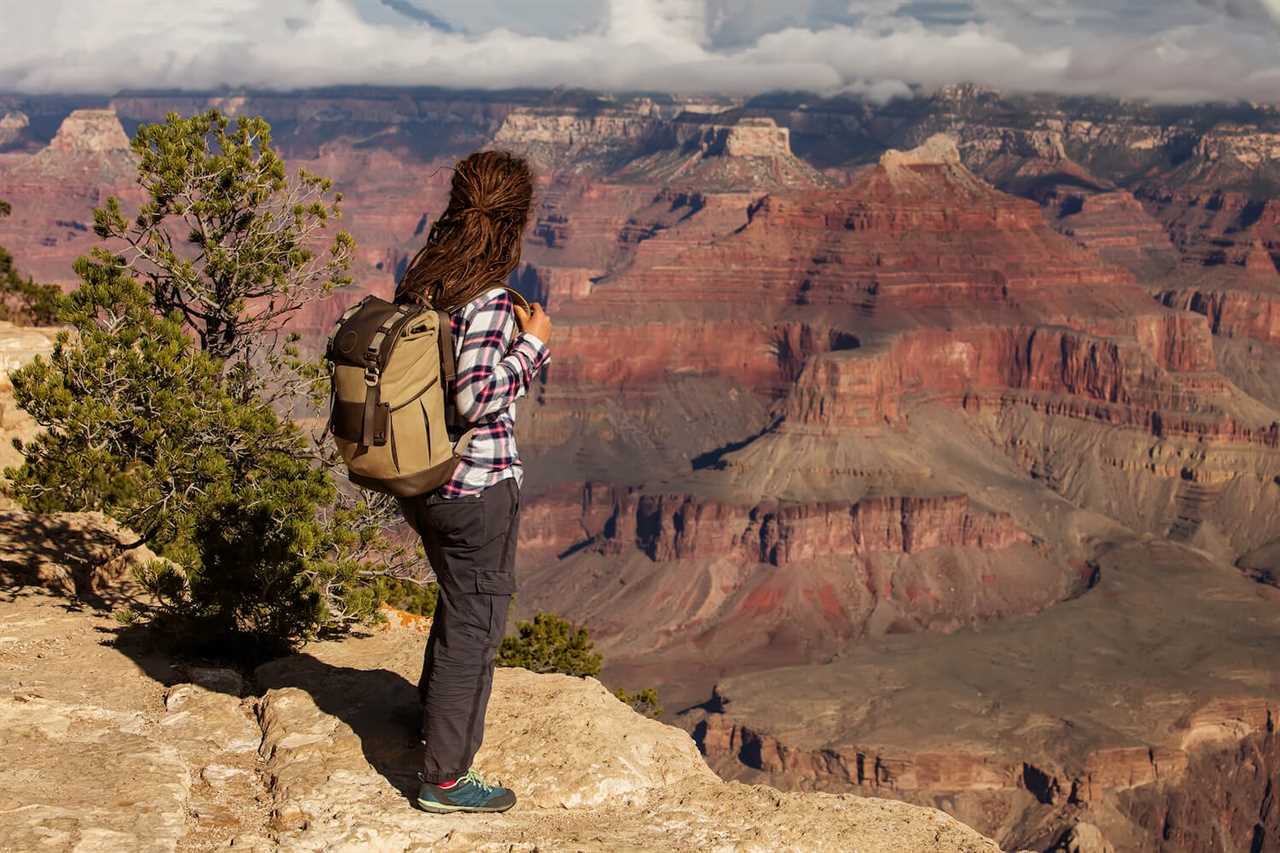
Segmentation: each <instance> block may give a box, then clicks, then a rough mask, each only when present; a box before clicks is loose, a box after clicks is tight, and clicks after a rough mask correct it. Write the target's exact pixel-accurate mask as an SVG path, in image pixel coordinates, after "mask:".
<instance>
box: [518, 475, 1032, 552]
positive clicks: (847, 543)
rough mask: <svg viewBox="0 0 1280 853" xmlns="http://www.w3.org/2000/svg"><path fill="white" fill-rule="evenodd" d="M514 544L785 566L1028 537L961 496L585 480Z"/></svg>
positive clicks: (549, 504) (536, 508) (532, 512)
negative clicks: (739, 490) (737, 493)
mask: <svg viewBox="0 0 1280 853" xmlns="http://www.w3.org/2000/svg"><path fill="white" fill-rule="evenodd" d="M522 524H523V527H522V532H521V544H522V545H528V546H530V547H532V548H540V549H554V550H557V551H562V550H566V549H569V548H571V547H573V546H574V545H581V544H583V543H589V544H591V545H592V546H594V547H595V548H596V549H597V550H601V551H603V552H605V553H613V554H617V553H623V552H625V551H628V550H630V549H633V548H634V549H638V550H640V551H642V552H643V553H645V554H646V555H648V556H649V558H650V559H652V560H655V561H658V562H668V561H673V560H684V559H695V558H705V559H715V558H719V557H724V556H735V557H738V558H740V559H742V560H746V561H750V562H759V563H769V564H772V565H775V566H784V565H788V564H790V563H796V562H803V561H808V560H814V559H817V558H825V557H837V558H840V557H863V556H867V555H870V554H874V553H894V554H914V553H919V552H922V551H927V550H930V549H933V548H979V549H984V550H997V549H1002V548H1007V547H1009V546H1010V545H1013V544H1016V543H1030V542H1031V541H1032V539H1031V536H1030V535H1029V534H1027V532H1026V531H1024V530H1022V529H1021V528H1019V527H1018V526H1017V524H1016V523H1015V522H1014V521H1013V519H1012V517H1011V516H1009V515H1008V514H1006V513H988V512H977V511H975V510H973V509H972V508H971V507H970V505H969V499H968V497H967V496H965V495H943V496H938V497H899V496H880V497H867V498H863V499H861V500H859V501H857V502H854V503H851V504H850V503H834V504H833V503H828V504H800V505H771V504H759V505H756V506H744V505H737V504H728V503H723V502H720V501H715V500H709V499H704V498H696V497H692V496H690V495H683V494H664V495H655V494H644V493H642V492H641V491H640V490H639V489H631V488H621V487H610V486H606V485H602V484H591V483H588V484H586V485H585V486H583V487H582V488H581V491H577V490H576V488H574V487H569V486H566V487H562V488H561V489H560V490H558V491H556V492H555V493H553V494H551V495H547V496H544V497H542V498H541V499H539V500H537V501H535V502H534V503H533V504H532V505H531V506H530V507H529V508H528V509H526V510H525V515H524V520H523V522H522Z"/></svg>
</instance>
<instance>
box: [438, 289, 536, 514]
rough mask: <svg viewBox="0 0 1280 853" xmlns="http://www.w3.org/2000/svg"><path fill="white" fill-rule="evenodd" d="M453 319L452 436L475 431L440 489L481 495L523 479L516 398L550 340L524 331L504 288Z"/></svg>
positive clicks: (469, 305)
mask: <svg viewBox="0 0 1280 853" xmlns="http://www.w3.org/2000/svg"><path fill="white" fill-rule="evenodd" d="M451 320H452V329H453V351H454V355H455V356H457V378H456V379H455V380H454V382H453V387H452V388H451V389H449V396H450V399H452V400H453V401H454V405H453V406H451V407H450V408H449V415H450V422H449V437H450V439H452V440H453V441H457V440H458V439H459V438H460V437H461V435H462V434H463V433H464V432H466V431H467V430H468V429H475V433H474V434H473V435H472V437H471V441H470V442H469V443H468V444H467V446H466V447H464V448H462V462H461V463H460V464H459V465H458V469H457V471H455V472H454V475H453V479H451V480H450V481H449V482H448V483H445V484H444V485H443V486H441V487H440V493H441V495H442V496H444V497H446V498H458V497H463V496H466V495H478V494H480V493H481V492H483V491H484V490H485V489H487V488H489V487H490V486H492V485H494V484H495V483H499V482H501V481H502V480H505V479H506V478H508V477H514V478H515V481H516V484H517V485H520V484H522V483H523V482H524V468H523V466H522V465H521V464H520V453H519V451H518V450H517V449H516V423H515V414H516V412H515V401H516V400H518V399H520V398H521V397H523V396H524V395H525V394H526V393H528V391H529V386H530V385H531V384H532V383H533V379H534V377H535V376H537V374H538V371H539V370H541V369H542V367H543V365H545V364H546V363H547V362H548V361H549V360H550V358H551V355H550V353H549V352H548V350H547V345H546V344H545V343H543V342H542V341H541V340H539V339H538V338H537V337H535V336H533V335H529V334H525V333H524V332H521V331H520V329H519V325H518V324H517V322H516V313H515V307H514V303H513V302H512V300H511V296H510V295H509V294H508V293H507V291H505V290H503V289H502V288H494V289H492V290H489V291H487V292H485V293H483V294H481V295H480V296H478V297H476V298H475V299H473V300H472V301H470V302H468V303H467V304H466V305H464V306H462V308H460V309H459V310H457V311H455V312H454V313H453V314H452V316H451Z"/></svg>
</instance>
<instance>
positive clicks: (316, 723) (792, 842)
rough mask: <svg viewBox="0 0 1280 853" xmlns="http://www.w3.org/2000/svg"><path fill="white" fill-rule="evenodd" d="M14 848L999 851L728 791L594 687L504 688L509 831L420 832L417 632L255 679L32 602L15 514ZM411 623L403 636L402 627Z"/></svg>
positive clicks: (685, 742)
mask: <svg viewBox="0 0 1280 853" xmlns="http://www.w3.org/2000/svg"><path fill="white" fill-rule="evenodd" d="M0 515H2V517H0V535H2V536H3V537H4V542H3V544H0V550H2V551H4V552H5V553H6V554H11V555H12V554H17V555H19V556H18V557H14V558H13V559H4V560H0V581H3V583H2V584H0V729H3V731H4V732H5V737H4V738H3V739H2V741H0V766H4V767H5V768H6V771H5V773H3V774H0V837H3V838H4V839H6V841H5V843H6V845H13V846H12V847H11V848H10V849H37V848H38V849H42V850H76V851H107V850H125V849H128V850H155V851H170V850H205V849H215V848H217V849H226V848H230V849H233V850H281V849H284V850H361V851H368V850H388V851H402V850H437V849H439V850H504V851H506V850H534V849H540V850H547V849H555V850H601V851H603V850H608V851H622V850H657V849H661V850H698V851H707V850H723V851H729V850H735V851H737V850H741V851H764V850H841V851H860V853H873V852H874V851H886V853H887V851H894V853H910V851H937V853H978V851H983V853H986V851H990V853H998V849H997V847H996V845H995V844H994V843H992V842H991V841H989V840H987V839H985V838H983V837H982V836H980V835H978V834H977V833H975V832H973V831H971V830H969V829H968V828H966V827H964V826H963V825H962V824H960V823H958V822H957V821H955V820H953V819H951V818H949V817H947V816H946V815H944V814H943V813H942V812H939V811H935V810H933V809H926V808H919V807H914V806H908V805H904V804H901V803H894V802H886V801H881V800H874V799H864V798H861V797H855V796H833V795H825V794H795V793H782V792H779V791H776V790H773V789H771V788H767V787H762V786H749V785H743V784H738V783H727V782H723V781H721V780H720V779H718V778H717V777H716V776H715V775H714V774H713V773H712V772H711V771H710V770H709V769H708V768H707V766H706V764H705V763H704V762H703V760H702V757H701V756H700V755H699V754H698V752H697V750H696V748H695V746H694V744H693V742H692V741H691V740H690V739H689V737H688V735H686V734H685V733H684V732H682V731H680V730H678V729H675V728H673V727H670V726H666V725H663V724H661V723H658V722H655V721H653V720H649V719H645V718H643V717H641V716H640V715H638V714H636V713H635V712H633V711H632V710H631V709H629V708H628V707H626V706H624V705H623V704H622V703H621V702H619V701H617V700H616V699H615V698H614V697H613V696H611V695H610V694H609V693H608V691H607V690H606V689H605V688H604V687H603V686H602V685H601V684H600V683H599V682H597V681H595V680H593V679H585V680H583V679H576V678H569V677H565V676H558V675H534V674H532V673H529V672H526V671H524V670H516V669H504V670H500V671H499V673H498V676H497V680H496V684H495V688H494V693H493V701H492V705H491V708H490V714H489V727H488V737H487V740H486V744H485V748H484V750H483V751H482V753H481V754H480V756H479V758H478V759H477V763H478V766H479V769H480V770H482V771H483V772H484V773H486V774H487V775H488V776H489V777H490V778H492V779H495V780H497V781H499V782H502V783H506V784H509V785H512V786H514V787H515V788H516V789H517V790H518V791H519V793H520V795H521V801H520V803H519V804H518V805H517V807H516V808H515V809H513V810H512V811H511V812H508V813H507V814H505V815H497V816H483V817H479V816H452V817H436V816H429V815H424V814H422V813H421V812H418V811H417V810H415V809H414V808H413V806H412V805H411V803H410V801H409V795H410V794H411V792H413V791H415V790H416V786H417V782H416V779H415V769H416V760H417V748H416V743H415V740H416V737H415V725H416V690H415V688H414V686H413V683H412V681H411V680H412V679H413V678H414V676H415V675H416V673H415V670H416V667H417V664H418V661H419V660H420V655H421V653H422V647H423V644H424V642H425V635H424V634H423V632H422V630H421V629H422V626H421V625H420V624H414V623H415V622H416V621H418V620H413V619H408V620H404V621H405V622H407V623H408V627H404V626H403V625H400V624H395V625H394V627H390V626H389V627H387V628H386V629H383V630H379V631H375V632H373V633H371V634H370V635H368V636H362V637H358V638H351V639H347V640H345V641H341V642H321V643H314V644H311V645H309V646H307V647H306V649H305V650H304V651H303V652H302V653H300V654H298V655H294V656H292V657H288V658H284V659H280V660H277V661H273V662H271V663H268V664H266V665H264V666H261V667H259V668H258V669H257V670H256V671H255V672H254V673H252V674H251V675H249V676H246V675H244V674H241V673H237V672H235V671H233V670H226V669H215V668H209V667H200V666H193V665H184V664H179V663H177V662H175V661H173V660H171V659H169V658H167V657H166V656H165V655H164V654H163V653H162V652H161V651H160V650H159V649H158V647H156V646H155V645H154V644H153V643H152V642H151V640H150V639H148V637H147V635H146V633H145V632H143V631H139V630H138V629H122V628H121V627H120V626H119V625H116V624H115V623H114V622H113V621H112V620H111V619H110V618H109V617H107V616H105V615H103V614H101V613H94V612H89V611H86V610H84V609H81V608H79V607H68V606H67V602H66V601H65V600H64V599H60V598H55V597H53V596H50V595H48V594H47V593H45V592H44V591H43V590H39V589H37V588H35V587H30V586H21V585H19V581H20V577H19V575H20V569H21V564H23V563H25V562H28V561H29V560H30V559H32V553H33V551H34V550H40V549H41V548H46V549H47V548H48V547H49V543H48V540H47V538H42V539H41V540H40V543H38V544H37V545H32V544H30V543H27V542H25V541H24V540H23V539H22V537H23V531H24V530H26V529H27V528H28V527H39V526H41V525H40V524H39V523H38V522H37V520H36V519H34V518H32V517H29V516H25V515H24V514H22V513H16V512H9V513H3V514H0ZM394 621H396V622H397V623H398V622H399V621H400V620H394Z"/></svg>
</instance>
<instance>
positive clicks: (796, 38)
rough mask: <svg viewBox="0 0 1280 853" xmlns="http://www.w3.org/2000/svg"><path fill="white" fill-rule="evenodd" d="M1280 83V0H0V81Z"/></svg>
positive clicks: (1201, 87) (1208, 89)
mask: <svg viewBox="0 0 1280 853" xmlns="http://www.w3.org/2000/svg"><path fill="white" fill-rule="evenodd" d="M966 81H967V82H976V83H980V84H987V85H991V86H996V87H1000V88H1004V89H1024V90H1025V89H1032V90H1052V91H1059V92H1069V93H1088V94H1104V95H1116V96H1137V97H1150V98H1154V99H1158V100H1171V101H1192V100H1201V99H1215V98H1229V99H1235V98H1246V99H1251V100H1262V101H1272V102H1275V101H1280V0H911V2H903V0H867V2H849V0H39V2H31V0H0V90H9V91H13V90H16V91H22V92H113V91H116V90H119V89H122V88H197V89H208V88H222V87H251V88H273V89H289V88H298V87H305V86H317V85H331V84H342V83H367V84H383V85H400V84H410V85H440V86H478V87H505V86H556V85H570V86H585V87H591V88H598V89H607V90H636V89H642V90H665V91H674V92H687V93H696V92H720V93H727V94H753V93H757V92H761V91H767V90H771V89H808V90H814V91H817V92H822V93H833V92H838V91H857V92H864V93H868V94H870V95H871V96H873V97H876V98H881V99H884V98H889V97H893V96H895V95H899V94H905V93H907V92H908V85H909V84H918V85H922V86H923V87H924V88H925V89H933V88H936V87H937V86H939V85H943V84H947V83H954V82H966Z"/></svg>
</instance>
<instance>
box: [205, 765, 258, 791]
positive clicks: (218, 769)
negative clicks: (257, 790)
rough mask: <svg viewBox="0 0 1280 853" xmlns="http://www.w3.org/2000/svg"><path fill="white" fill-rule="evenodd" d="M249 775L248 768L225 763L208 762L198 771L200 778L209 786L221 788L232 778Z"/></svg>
mask: <svg viewBox="0 0 1280 853" xmlns="http://www.w3.org/2000/svg"><path fill="white" fill-rule="evenodd" d="M248 777H249V771H248V770H242V769H241V768H239V767H228V766H227V765H225V764H210V765H209V766H208V767H206V768H204V769H203V770H201V771H200V778H201V779H203V780H204V781H205V783H206V784H207V785H209V786H210V787H211V788H221V787H222V786H224V785H226V784H227V783H228V782H230V781H231V780H232V779H239V778H245V779H247V778H248Z"/></svg>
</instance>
